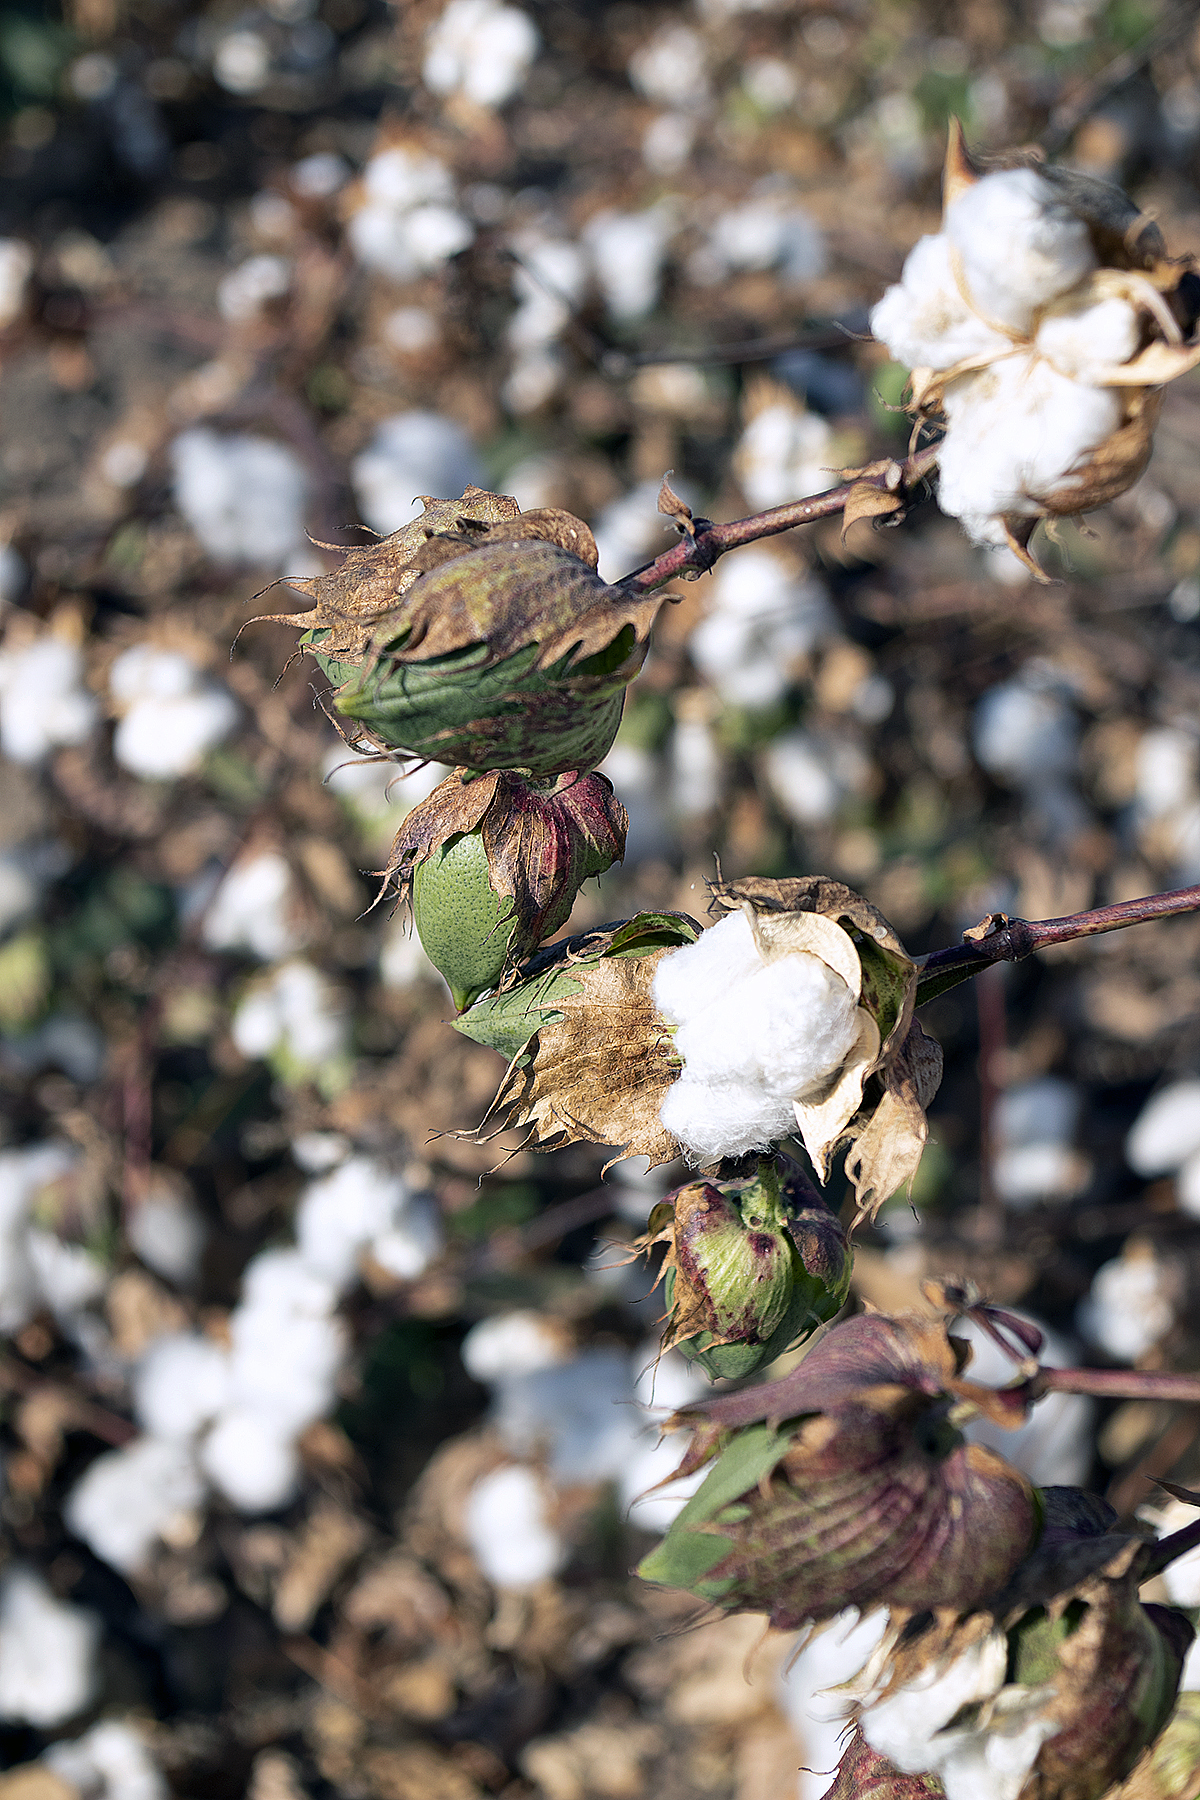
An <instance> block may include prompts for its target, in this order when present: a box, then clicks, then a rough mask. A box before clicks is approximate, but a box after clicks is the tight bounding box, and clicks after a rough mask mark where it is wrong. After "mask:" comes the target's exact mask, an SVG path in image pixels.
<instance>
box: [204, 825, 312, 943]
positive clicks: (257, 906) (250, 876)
mask: <svg viewBox="0 0 1200 1800" xmlns="http://www.w3.org/2000/svg"><path fill="white" fill-rule="evenodd" d="M296 902H297V894H296V885H295V881H294V879H293V876H292V871H291V868H290V866H289V864H288V860H287V858H286V857H285V856H284V855H282V854H281V852H280V851H278V850H260V851H259V852H258V854H257V855H255V856H248V857H245V858H244V859H243V860H242V861H241V862H236V863H235V864H234V865H233V867H232V869H230V871H229V873H228V875H226V876H225V878H224V880H223V881H222V882H221V885H220V887H219V888H218V889H217V891H216V894H215V896H214V898H213V900H212V903H211V904H210V906H209V907H208V910H207V911H206V913H205V915H204V923H203V925H202V926H201V929H200V935H201V937H202V938H203V940H204V942H205V944H206V945H207V946H208V948H209V949H210V950H248V951H249V952H250V953H251V954H252V955H254V956H257V957H260V958H261V959H262V961H264V962H269V961H273V960H274V959H275V958H276V957H279V956H286V955H287V954H288V952H289V951H291V950H296V949H299V947H300V944H301V942H302V941H303V939H302V936H301V933H300V931H299V930H298V929H297V926H296V924H295V923H294V918H293V915H294V911H295V907H296Z"/></svg>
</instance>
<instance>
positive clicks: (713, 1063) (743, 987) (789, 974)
mask: <svg viewBox="0 0 1200 1800" xmlns="http://www.w3.org/2000/svg"><path fill="white" fill-rule="evenodd" d="M856 1011H857V1003H856V1001H855V998H854V995H853V994H852V993H851V991H850V989H849V988H848V987H847V986H846V983H845V982H844V981H843V980H842V978H841V976H840V975H838V974H835V973H834V971H833V970H832V969H830V968H829V967H828V965H827V964H826V963H823V962H822V961H821V960H820V958H819V957H816V956H811V955H808V954H806V953H804V952H800V953H798V954H794V955H791V956H784V957H781V958H780V959H779V961H778V962H773V963H771V964H770V965H769V966H767V967H764V966H762V964H761V963H760V965H759V967H758V968H757V969H756V970H755V971H754V972H753V973H752V974H750V975H748V976H746V977H745V978H744V979H742V980H740V981H738V982H736V983H734V984H733V985H732V986H729V987H727V988H726V989H725V991H724V992H723V993H721V994H719V995H718V996H716V998H714V999H713V1000H711V1001H710V1003H709V1004H708V1005H707V1006H705V1007H704V1008H703V1009H702V1010H701V1011H700V1012H697V1013H695V1014H693V1016H692V1017H691V1018H690V1019H688V1020H687V1021H686V1022H685V1023H684V1024H682V1025H681V1026H680V1027H679V1029H678V1030H677V1031H676V1033H675V1049H676V1051H677V1052H678V1054H679V1055H680V1056H682V1057H683V1060H684V1067H685V1069H686V1071H687V1074H688V1077H689V1079H691V1080H694V1081H703V1082H706V1083H708V1084H709V1085H710V1086H714V1087H719V1086H724V1085H727V1084H730V1083H732V1084H734V1085H750V1086H753V1087H755V1088H758V1089H760V1090H761V1091H762V1093H763V1094H764V1095H769V1096H770V1098H771V1099H773V1100H784V1101H786V1100H799V1099H801V1098H803V1097H804V1096H805V1095H807V1094H810V1093H811V1092H812V1091H814V1090H815V1089H816V1088H819V1087H821V1086H822V1085H823V1084H824V1083H825V1081H826V1080H827V1079H828V1077H829V1075H830V1074H831V1073H832V1072H833V1071H834V1070H835V1069H837V1068H840V1066H841V1064H842V1063H843V1062H844V1061H845V1058H846V1056H847V1054H848V1053H849V1050H850V1048H851V1046H852V1044H853V1043H854V1040H855V1037H856V1035H857V1031H858V1021H857V1018H856V1016H855V1015H856Z"/></svg>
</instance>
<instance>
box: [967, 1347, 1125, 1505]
mask: <svg viewBox="0 0 1200 1800" xmlns="http://www.w3.org/2000/svg"><path fill="white" fill-rule="evenodd" d="M1017 1316H1018V1317H1019V1318H1024V1319H1026V1320H1028V1323H1029V1324H1031V1325H1036V1326H1037V1328H1038V1329H1039V1331H1041V1333H1042V1338H1043V1342H1042V1348H1041V1350H1040V1351H1039V1353H1038V1360H1039V1362H1041V1363H1043V1364H1044V1365H1045V1366H1046V1367H1047V1368H1050V1369H1069V1368H1072V1367H1074V1366H1075V1364H1076V1363H1077V1362H1078V1360H1079V1352H1078V1347H1077V1346H1076V1345H1075V1344H1073V1343H1071V1342H1070V1341H1069V1340H1068V1339H1066V1338H1063V1337H1060V1336H1059V1335H1058V1334H1057V1332H1054V1331H1051V1330H1050V1329H1049V1327H1048V1326H1046V1325H1044V1324H1043V1323H1042V1321H1041V1320H1040V1319H1031V1318H1029V1315H1028V1314H1027V1313H1020V1314H1018V1315H1017ZM953 1332H954V1336H955V1337H956V1338H965V1339H966V1341H967V1342H968V1343H969V1344H970V1346H971V1362H970V1379H971V1380H972V1381H982V1382H985V1383H986V1384H987V1385H988V1386H989V1387H1003V1386H1004V1385H1005V1384H1006V1383H1007V1382H1009V1381H1011V1380H1012V1379H1013V1375H1014V1373H1015V1371H1016V1367H1017V1365H1016V1363H1015V1362H1014V1361H1012V1359H1011V1358H1009V1357H1007V1356H1005V1354H1004V1352H1003V1350H1001V1349H1000V1347H999V1345H998V1344H996V1343H995V1342H994V1340H993V1339H992V1338H990V1337H989V1336H988V1334H987V1333H986V1332H985V1331H983V1330H981V1328H980V1327H979V1326H978V1325H976V1324H975V1322H974V1320H972V1319H956V1320H955V1321H954V1325H953ZM1095 1430H1096V1403H1095V1401H1094V1400H1090V1399H1089V1398H1088V1397H1087V1396H1086V1395H1085V1394H1047V1395H1046V1397H1045V1398H1044V1399H1042V1400H1039V1401H1038V1402H1037V1404H1036V1405H1035V1406H1034V1408H1033V1410H1032V1411H1031V1412H1030V1415H1029V1418H1028V1419H1027V1420H1026V1422H1025V1424H1024V1425H1021V1426H1019V1427H1018V1429H1017V1430H1016V1431H1006V1430H1005V1429H1004V1427H1003V1426H1002V1425H994V1424H992V1422H991V1421H990V1420H988V1419H980V1418H975V1419H971V1420H969V1421H968V1422H967V1424H966V1425H965V1426H964V1427H963V1435H964V1437H965V1438H966V1439H967V1441H968V1443H972V1444H987V1445H988V1446H989V1448H991V1449H992V1450H995V1451H997V1452H998V1453H999V1455H1001V1456H1003V1457H1004V1458H1005V1459H1006V1460H1007V1461H1008V1462H1010V1463H1012V1464H1014V1466H1015V1467H1016V1468H1018V1469H1023V1470H1024V1472H1025V1474H1026V1475H1028V1477H1029V1479H1030V1480H1031V1481H1033V1482H1036V1483H1037V1485H1038V1486H1039V1487H1079V1486H1082V1485H1083V1484H1084V1483H1085V1482H1086V1481H1087V1478H1088V1475H1089V1474H1090V1472H1091V1467H1092V1459H1093V1456H1094V1454H1095Z"/></svg>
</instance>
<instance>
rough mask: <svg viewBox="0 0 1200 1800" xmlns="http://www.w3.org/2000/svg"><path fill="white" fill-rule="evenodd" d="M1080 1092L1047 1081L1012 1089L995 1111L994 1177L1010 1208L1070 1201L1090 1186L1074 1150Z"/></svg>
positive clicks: (1051, 1079) (1087, 1171) (1065, 1083)
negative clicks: (1042, 1201) (1037, 1202)
mask: <svg viewBox="0 0 1200 1800" xmlns="http://www.w3.org/2000/svg"><path fill="white" fill-rule="evenodd" d="M1080 1098H1081V1097H1080V1094H1079V1090H1078V1089H1077V1088H1076V1087H1075V1086H1074V1085H1073V1084H1072V1083H1071V1082H1069V1081H1062V1080H1059V1079H1058V1078H1057V1077H1055V1076H1044V1077H1043V1078H1042V1079H1041V1080H1039V1081H1027V1082H1022V1083H1020V1084H1018V1085H1017V1086H1016V1087H1012V1088H1009V1089H1008V1090H1007V1092H1006V1093H1004V1094H1002V1095H1001V1097H1000V1101H999V1104H998V1106H997V1108H996V1120H995V1135H996V1141H997V1145H998V1148H997V1152H996V1155H995V1157H994V1159H993V1166H992V1178H993V1180H994V1182H995V1184H996V1190H997V1192H998V1193H999V1195H1000V1197H1001V1198H1002V1199H1003V1200H1006V1201H1007V1202H1008V1204H1009V1205H1010V1206H1018V1207H1019V1206H1028V1205H1031V1204H1032V1203H1033V1202H1034V1201H1037V1200H1051V1199H1059V1200H1062V1199H1067V1198H1069V1197H1070V1196H1071V1195H1072V1194H1076V1193H1078V1192H1079V1191H1080V1189H1081V1188H1082V1187H1083V1186H1085V1185H1086V1183H1087V1180H1088V1178H1089V1175H1090V1168H1089V1165H1088V1163H1087V1161H1086V1159H1085V1158H1084V1157H1082V1156H1080V1155H1079V1153H1078V1152H1077V1151H1076V1150H1074V1149H1072V1148H1071V1140H1072V1139H1073V1137H1074V1135H1075V1131H1076V1127H1077V1125H1078V1123H1079V1109H1080Z"/></svg>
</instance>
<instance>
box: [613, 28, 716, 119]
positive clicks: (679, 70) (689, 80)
mask: <svg viewBox="0 0 1200 1800" xmlns="http://www.w3.org/2000/svg"><path fill="white" fill-rule="evenodd" d="M629 79H630V81H631V83H632V84H633V86H634V87H635V88H636V89H637V91H638V93H639V94H642V95H643V96H644V97H645V98H646V99H647V100H656V101H657V102H658V103H659V104H660V105H662V106H677V105H679V104H680V103H681V102H682V103H684V104H688V105H691V106H695V105H696V104H697V103H698V102H700V101H703V100H704V99H705V98H706V96H707V94H708V68H707V64H706V58H705V53H704V40H703V39H702V38H701V36H700V34H699V33H698V32H696V31H693V30H692V29H691V27H690V26H688V25H683V24H676V23H668V24H664V25H660V26H659V28H658V30H657V31H656V32H655V33H654V35H653V37H650V38H648V39H647V40H646V42H645V43H644V44H643V45H642V46H641V47H640V48H639V49H637V50H635V51H634V53H633V55H632V56H631V57H630V59H629Z"/></svg>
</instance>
